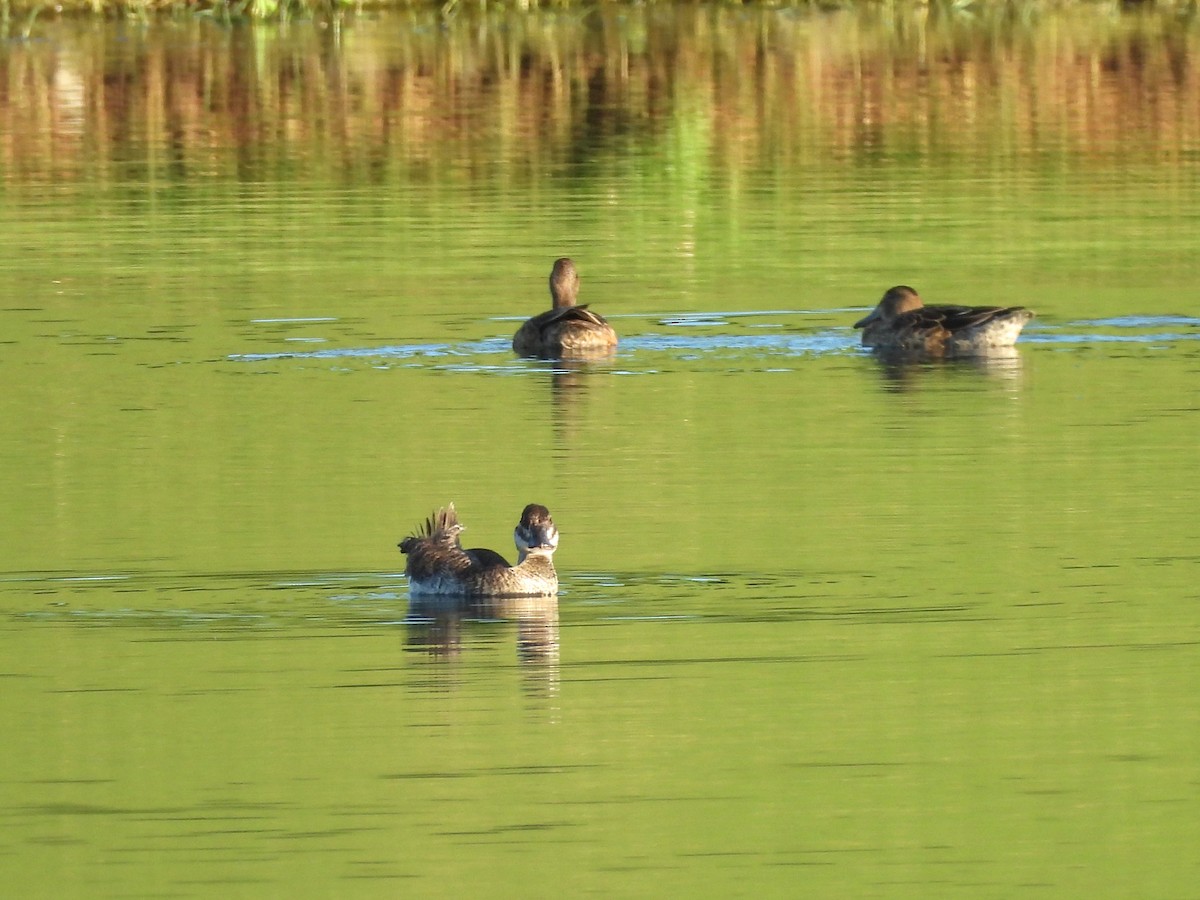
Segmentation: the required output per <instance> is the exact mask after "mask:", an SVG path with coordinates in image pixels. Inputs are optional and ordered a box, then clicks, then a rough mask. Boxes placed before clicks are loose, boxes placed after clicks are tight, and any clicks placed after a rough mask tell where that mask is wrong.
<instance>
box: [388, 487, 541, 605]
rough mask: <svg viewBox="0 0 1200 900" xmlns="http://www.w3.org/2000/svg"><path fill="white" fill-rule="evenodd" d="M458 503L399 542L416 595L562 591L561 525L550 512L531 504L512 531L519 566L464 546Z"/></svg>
mask: <svg viewBox="0 0 1200 900" xmlns="http://www.w3.org/2000/svg"><path fill="white" fill-rule="evenodd" d="M464 528H465V526H463V525H462V524H461V523H460V522H459V521H458V513H457V512H455V510H454V504H453V503H451V504H450V505H449V506H447V507H445V508H443V509H439V510H437V511H436V512H434V513H433V515H431V516H430V517H429V518H428V519H427V520H426V521H425V524H424V525H423V526H422V527H421V528H419V529H418V530H417V532H416V533H415V534H412V535H410V536H409V537H406V538H405V539H404V540H402V541H401V542H400V552H401V553H404V554H405V555H407V556H408V560H407V562H406V564H405V568H404V573H405V574H406V575H407V576H408V581H409V589H410V590H411V592H412V593H414V594H440V595H445V596H456V597H521V596H534V595H538V596H541V595H546V594H556V593H558V574H557V573H556V572H555V571H554V561H553V559H552V557H553V556H554V551H555V550H556V549H557V548H558V529H557V528H555V527H554V520H553V519H551V518H550V511H549V510H548V509H546V507H544V506H540V505H538V504H537V503H530V504H529V505H528V506H526V507H525V509H524V511H523V512H522V513H521V521H520V522H518V523H517V527H516V529H515V530H514V531H513V540H515V541H516V544H517V552H518V554H519V557H518V559H517V564H516V565H515V566H510V565H509V564H508V561H507V560H506V559H505V558H504V557H503V556H501V555H500V554H499V553H497V552H496V551H495V550H485V549H481V548H476V549H472V550H464V549H463V547H462V544H461V543H460V542H459V538H458V536H459V534H460V533H461V532H462V531H463V530H464Z"/></svg>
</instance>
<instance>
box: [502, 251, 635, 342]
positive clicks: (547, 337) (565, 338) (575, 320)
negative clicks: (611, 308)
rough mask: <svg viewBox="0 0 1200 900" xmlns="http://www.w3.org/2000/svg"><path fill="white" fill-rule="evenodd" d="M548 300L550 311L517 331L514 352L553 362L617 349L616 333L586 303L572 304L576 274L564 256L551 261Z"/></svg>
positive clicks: (575, 289)
mask: <svg viewBox="0 0 1200 900" xmlns="http://www.w3.org/2000/svg"><path fill="white" fill-rule="evenodd" d="M550 297H551V299H552V300H553V308H552V309H548V310H546V312H544V313H540V314H539V315H536V316H534V317H533V318H532V319H530V320H529V321H528V322H526V323H525V324H524V325H522V326H521V327H520V328H519V329H517V333H516V334H515V335H514V336H513V343H512V346H513V351H514V352H515V353H517V354H518V355H520V356H540V357H543V358H546V359H557V358H559V357H564V356H565V357H571V356H576V357H578V356H599V355H601V354H605V353H610V352H612V350H613V348H614V347H616V346H617V333H616V332H615V331H613V327H612V326H611V325H609V324H608V322H606V321H604V317H603V316H600V315H597V314H596V313H594V312H592V311H591V310H590V309H588V308H587V305H586V304H585V305H583V306H576V305H575V301H576V300H577V299H578V298H579V273H578V272H576V271H575V263H573V262H571V260H569V259H567V258H566V257H563V258H562V259H556V260H555V261H554V268H553V269H552V270H551V271H550Z"/></svg>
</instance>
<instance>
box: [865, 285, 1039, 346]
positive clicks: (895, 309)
mask: <svg viewBox="0 0 1200 900" xmlns="http://www.w3.org/2000/svg"><path fill="white" fill-rule="evenodd" d="M1032 318H1033V313H1032V312H1030V311H1029V310H1028V309H1026V308H1025V307H1023V306H1007V307H1000V306H926V305H925V304H924V303H923V302H922V301H921V297H920V295H919V294H918V293H917V292H916V291H915V290H913V289H912V288H910V287H908V286H907V285H903V284H901V285H897V286H896V287H894V288H889V289H888V292H887V293H886V294H884V295H883V298H882V299H881V300H880V301H879V304H878V305H877V306H876V307H875V309H873V310H872V311H871V313H870V314H869V315H867V316H865V317H864V318H862V319H859V320H858V321H857V322H855V323H854V327H855V328H861V329H862V330H863V336H862V342H863V346H864V347H874V348H875V349H876V350H877V351H880V352H883V353H901V354H905V353H907V354H923V355H928V356H970V355H972V354H978V353H988V352H989V351H991V350H993V349H995V348H998V347H1011V346H1012V345H1013V343H1014V342H1015V341H1016V339H1017V335H1018V334H1020V333H1021V329H1022V328H1024V327H1025V323H1026V322H1028V321H1029V320H1030V319H1032Z"/></svg>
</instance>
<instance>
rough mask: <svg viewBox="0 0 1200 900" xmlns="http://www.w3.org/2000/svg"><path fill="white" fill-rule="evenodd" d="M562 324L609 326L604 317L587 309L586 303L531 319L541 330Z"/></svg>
mask: <svg viewBox="0 0 1200 900" xmlns="http://www.w3.org/2000/svg"><path fill="white" fill-rule="evenodd" d="M560 322H587V323H589V324H591V325H607V324H608V322H606V321H605V319H604V316H602V315H600V314H599V313H594V312H592V311H591V310H590V309H588V308H587V304H586V303H585V304H583V305H582V306H560V307H559V308H558V309H551V310H547V311H546V312H544V313H541V314H540V315H537V316H534V317H533V318H532V319H530V323H531V324H534V325H536V326H537V327H538V328H539V329H545V328H549V327H550V326H551V325H557V324H559V323H560Z"/></svg>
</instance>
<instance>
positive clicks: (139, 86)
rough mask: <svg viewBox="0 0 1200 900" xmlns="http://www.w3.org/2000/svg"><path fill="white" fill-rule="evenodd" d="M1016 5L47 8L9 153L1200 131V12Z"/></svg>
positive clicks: (470, 163) (587, 164)
mask: <svg viewBox="0 0 1200 900" xmlns="http://www.w3.org/2000/svg"><path fill="white" fill-rule="evenodd" d="M1008 9H1009V6H1008V5H1002V6H1000V7H999V8H997V9H992V8H991V7H988V8H987V9H986V10H984V11H983V12H982V13H980V14H979V15H973V16H966V15H959V14H956V13H955V12H954V11H953V10H952V9H948V8H946V7H939V6H934V7H932V8H928V7H920V8H914V9H910V10H897V9H895V8H894V7H892V6H890V5H888V6H886V7H884V8H877V7H875V6H874V5H866V6H864V7H863V8H861V9H851V10H837V11H832V12H816V11H801V10H794V9H790V10H789V9H749V10H747V9H743V8H741V7H691V6H683V7H675V6H671V7H660V6H643V7H637V6H634V7H628V6H619V7H611V6H602V7H599V8H596V9H592V10H589V11H587V12H586V13H575V12H570V13H560V12H530V13H507V12H495V13H487V14H479V15H474V16H468V15H464V16H459V17H456V18H454V19H451V20H449V21H442V20H441V19H439V18H438V17H437V15H436V13H433V12H420V11H410V12H404V13H396V14H388V15H384V16H381V17H380V18H378V19H372V20H366V19H364V20H359V21H355V20H353V19H351V20H348V21H347V23H346V24H345V25H344V26H343V27H342V28H340V29H336V30H335V29H320V28H316V27H308V26H292V27H280V28H274V29H272V28H241V27H235V28H222V27H218V26H216V25H214V24H212V23H209V22H204V21H196V20H192V21H187V22H183V21H177V20H172V21H171V22H170V23H169V24H164V25H162V26H158V25H151V26H149V27H140V26H139V27H132V26H129V25H125V24H122V23H111V22H110V23H96V22H91V21H88V22H73V21H60V22H49V21H48V22H45V23H43V24H41V25H39V26H38V28H37V31H36V34H35V36H36V37H37V38H38V39H37V40H31V41H27V42H22V43H20V44H13V45H10V46H9V47H7V48H6V52H5V55H4V58H3V63H2V64H0V166H2V169H3V176H2V177H3V179H4V181H5V182H6V183H8V184H24V183H43V182H44V181H46V180H47V179H54V180H57V181H65V182H68V183H69V182H71V181H75V180H88V179H104V180H114V181H123V180H131V179H132V180H149V181H150V182H151V183H152V184H153V183H155V182H158V181H163V182H172V181H178V180H180V179H196V178H222V179H228V178H236V179H240V180H255V179H261V178H268V177H272V176H279V175H287V176H289V177H293V178H295V177H298V176H306V177H324V178H328V179H331V180H335V181H337V180H341V179H346V180H348V181H353V182H354V183H361V182H362V181H363V180H364V179H366V180H372V181H377V182H386V181H390V180H394V179H398V178H411V177H421V178H422V179H430V178H432V179H441V178H448V177H451V176H453V177H454V178H457V179H463V178H465V179H472V180H474V179H501V180H502V181H504V182H511V181H517V182H520V183H530V182H537V181H539V180H540V179H546V178H554V177H557V176H558V175H559V174H561V173H564V172H566V173H569V172H575V171H580V172H583V171H586V170H588V169H589V168H592V167H595V166H597V165H604V164H605V163H604V162H603V161H604V160H605V159H607V158H609V156H610V155H611V153H610V151H612V150H614V149H617V148H629V147H631V146H633V147H635V146H637V145H639V144H655V143H657V142H659V141H662V140H664V139H666V138H671V139H672V140H673V142H674V143H673V146H674V148H675V152H676V153H678V154H681V155H683V156H684V157H686V158H687V161H688V162H689V163H690V164H694V165H698V166H703V167H708V168H713V169H716V170H717V171H718V172H720V173H726V174H736V173H739V172H743V171H747V170H753V169H755V168H758V167H761V166H764V165H765V166H769V167H776V166H781V165H784V166H791V165H802V164H815V163H823V164H827V165H834V164H844V163H853V164H861V165H870V164H872V162H873V161H874V160H875V159H877V158H878V157H880V156H881V155H884V154H905V155H911V156H914V157H917V158H925V159H929V160H931V161H937V162H938V163H939V164H944V163H945V162H946V161H947V160H950V159H955V158H961V159H962V160H964V161H970V162H971V164H978V163H977V162H974V161H978V160H988V159H991V160H996V161H1000V160H1003V159H1005V158H1009V157H1013V156H1023V155H1028V154H1037V155H1044V156H1047V157H1050V158H1053V157H1056V156H1059V155H1062V154H1070V155H1073V156H1078V157H1081V158H1084V159H1086V158H1090V157H1095V158H1101V159H1104V160H1111V159H1112V158H1114V157H1117V158H1122V157H1126V156H1130V155H1135V154H1141V155H1144V156H1147V157H1150V156H1152V157H1153V158H1154V159H1155V160H1157V161H1161V160H1162V159H1163V158H1164V157H1165V158H1167V159H1171V158H1178V157H1180V156H1181V155H1182V154H1185V153H1187V152H1191V151H1190V148H1194V147H1195V146H1196V145H1197V144H1198V143H1200V117H1198V116H1196V115H1194V112H1195V109H1196V106H1197V98H1200V74H1198V70H1197V65H1196V56H1197V49H1198V46H1200V29H1198V28H1197V27H1196V26H1195V25H1194V24H1192V25H1189V24H1188V23H1187V22H1186V21H1185V20H1183V19H1181V18H1179V16H1178V14H1177V13H1175V12H1174V11H1173V10H1171V9H1165V10H1155V9H1153V8H1152V9H1149V10H1142V9H1131V10H1125V11H1123V12H1122V13H1120V14H1119V15H1113V14H1112V12H1111V9H1110V8H1109V7H1106V6H1091V5H1087V6H1078V7H1073V8H1070V9H1063V10H1053V11H1040V12H1038V14H1036V15H1031V16H1028V17H1017V16H1013V15H1012V14H1011V13H1010V12H1006V10H1008ZM946 121H954V122H956V123H957V127H955V128H954V129H947V128H945V127H944V123H945V122H946ZM1129 133H1137V134H1139V135H1152V136H1153V138H1152V139H1151V140H1149V141H1147V140H1139V141H1126V140H1124V139H1123V138H1124V136H1125V135H1127V134H1129ZM516 162H519V163H520V164H519V165H516V164H514V163H516ZM727 183H728V184H729V186H730V189H731V190H737V189H738V185H739V184H741V182H738V181H737V180H730V181H728V182H727Z"/></svg>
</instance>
